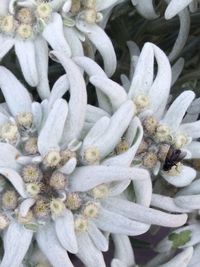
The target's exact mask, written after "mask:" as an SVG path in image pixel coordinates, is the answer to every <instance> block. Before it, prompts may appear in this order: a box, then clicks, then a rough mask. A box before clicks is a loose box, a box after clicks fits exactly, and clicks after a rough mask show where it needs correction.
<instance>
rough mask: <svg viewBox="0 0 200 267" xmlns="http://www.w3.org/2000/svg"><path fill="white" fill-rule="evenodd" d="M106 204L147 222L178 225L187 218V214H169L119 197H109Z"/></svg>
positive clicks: (110, 207)
mask: <svg viewBox="0 0 200 267" xmlns="http://www.w3.org/2000/svg"><path fill="white" fill-rule="evenodd" d="M104 206H105V207H106V208H107V209H109V210H112V211H115V212H117V213H118V214H121V215H123V216H127V217H128V218H130V219H133V220H137V221H140V222H143V223H147V224H155V225H161V226H165V227H178V226H181V225H183V224H185V222H186V220H187V214H179V215H173V214H168V213H165V212H162V211H159V210H155V209H152V208H148V207H144V206H142V205H139V204H136V203H133V202H130V201H127V200H123V199H119V198H109V200H106V201H105V202H104Z"/></svg>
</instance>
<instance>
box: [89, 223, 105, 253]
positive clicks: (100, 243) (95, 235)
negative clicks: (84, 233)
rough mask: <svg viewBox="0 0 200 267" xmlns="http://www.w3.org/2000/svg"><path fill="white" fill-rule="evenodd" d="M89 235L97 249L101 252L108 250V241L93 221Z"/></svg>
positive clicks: (90, 224)
mask: <svg viewBox="0 0 200 267" xmlns="http://www.w3.org/2000/svg"><path fill="white" fill-rule="evenodd" d="M88 234H89V236H90V238H91V240H92V242H93V243H94V245H95V246H96V247H97V249H99V250H100V251H107V250H108V240H107V239H106V238H105V236H104V235H103V234H102V232H101V231H100V230H99V229H98V228H97V227H96V225H95V223H93V222H92V221H90V222H89V226H88Z"/></svg>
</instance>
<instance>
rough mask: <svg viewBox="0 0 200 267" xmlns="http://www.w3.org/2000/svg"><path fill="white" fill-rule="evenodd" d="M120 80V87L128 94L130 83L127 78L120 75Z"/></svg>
mask: <svg viewBox="0 0 200 267" xmlns="http://www.w3.org/2000/svg"><path fill="white" fill-rule="evenodd" d="M120 80H121V83H122V86H123V87H124V89H125V91H126V92H127V93H128V91H129V88H130V86H131V81H130V80H129V78H128V77H127V76H126V75H125V74H121V75H120Z"/></svg>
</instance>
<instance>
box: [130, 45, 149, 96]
mask: <svg viewBox="0 0 200 267" xmlns="http://www.w3.org/2000/svg"><path fill="white" fill-rule="evenodd" d="M153 67H154V54H153V48H152V45H151V43H145V45H144V47H143V48H142V51H141V53H140V56H139V58H138V62H137V65H136V68H135V72H134V76H133V79H132V82H131V87H130V90H129V93H128V96H129V98H130V99H132V98H133V97H136V96H138V95H147V93H148V91H149V89H150V87H151V85H152V82H153V75H154V74H153Z"/></svg>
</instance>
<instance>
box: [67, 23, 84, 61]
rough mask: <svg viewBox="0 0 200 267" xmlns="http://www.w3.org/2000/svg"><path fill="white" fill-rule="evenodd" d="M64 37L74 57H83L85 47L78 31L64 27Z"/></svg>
mask: <svg viewBox="0 0 200 267" xmlns="http://www.w3.org/2000/svg"><path fill="white" fill-rule="evenodd" d="M64 35H65V39H66V40H67V42H68V44H69V46H70V48H71V53H72V57H76V56H83V55H84V51H83V46H82V43H81V41H80V39H79V38H78V36H77V33H76V30H75V29H74V28H70V27H64Z"/></svg>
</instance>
